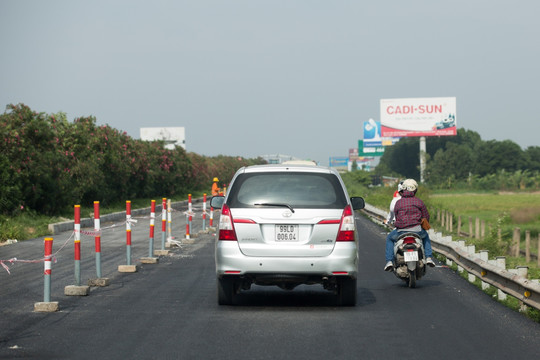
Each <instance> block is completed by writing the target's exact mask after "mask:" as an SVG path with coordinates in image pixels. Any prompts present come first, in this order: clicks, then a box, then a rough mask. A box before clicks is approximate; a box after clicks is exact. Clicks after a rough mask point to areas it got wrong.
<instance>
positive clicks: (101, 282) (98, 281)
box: [88, 278, 110, 286]
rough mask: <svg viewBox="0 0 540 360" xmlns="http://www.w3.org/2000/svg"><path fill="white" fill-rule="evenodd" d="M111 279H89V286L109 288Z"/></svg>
mask: <svg viewBox="0 0 540 360" xmlns="http://www.w3.org/2000/svg"><path fill="white" fill-rule="evenodd" d="M109 284H110V281H109V278H99V279H89V280H88V286H109Z"/></svg>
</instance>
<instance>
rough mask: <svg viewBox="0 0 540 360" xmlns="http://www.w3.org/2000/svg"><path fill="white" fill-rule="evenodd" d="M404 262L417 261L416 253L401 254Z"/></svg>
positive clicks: (406, 252)
mask: <svg viewBox="0 0 540 360" xmlns="http://www.w3.org/2000/svg"><path fill="white" fill-rule="evenodd" d="M403 255H404V257H405V262H409V261H418V251H405V252H403Z"/></svg>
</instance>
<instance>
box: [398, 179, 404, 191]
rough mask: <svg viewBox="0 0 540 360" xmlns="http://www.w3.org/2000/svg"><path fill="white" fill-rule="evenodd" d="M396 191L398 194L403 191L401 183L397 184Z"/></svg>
mask: <svg viewBox="0 0 540 360" xmlns="http://www.w3.org/2000/svg"><path fill="white" fill-rule="evenodd" d="M397 191H398V192H401V191H403V181H400V182H399V184H397Z"/></svg>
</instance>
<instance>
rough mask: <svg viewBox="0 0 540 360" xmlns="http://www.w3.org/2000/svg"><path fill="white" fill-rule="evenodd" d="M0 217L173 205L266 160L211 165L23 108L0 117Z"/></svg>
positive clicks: (217, 160)
mask: <svg viewBox="0 0 540 360" xmlns="http://www.w3.org/2000/svg"><path fill="white" fill-rule="evenodd" d="M0 134H1V138H0V139H1V141H0V178H1V181H0V214H3V215H12V214H15V213H17V212H18V211H20V210H21V209H27V210H28V209H29V210H32V211H36V212H39V213H42V214H47V215H60V214H62V212H64V211H66V210H67V209H72V207H73V205H74V204H81V205H91V204H92V203H93V201H100V203H102V204H104V205H108V204H112V203H115V202H118V201H125V200H128V199H131V198H134V199H135V198H152V197H163V196H166V197H173V196H174V195H176V194H187V193H190V192H195V191H204V190H206V189H210V185H211V184H212V178H213V177H218V178H219V179H220V180H222V181H224V182H228V181H229V180H230V179H231V178H232V175H233V174H234V172H235V171H236V170H237V169H238V168H240V167H241V166H246V165H252V164H262V163H265V161H264V160H263V159H260V158H257V159H244V158H241V157H230V156H217V157H206V156H202V155H198V154H195V153H187V152H186V151H185V150H184V149H183V148H181V147H177V148H176V149H174V150H168V149H165V148H164V143H163V142H162V141H154V142H147V141H142V140H138V139H133V138H131V137H130V136H129V135H127V133H126V132H122V131H119V130H117V129H114V128H111V127H110V126H108V125H100V126H98V125H97V124H96V119H95V118H94V117H92V116H90V117H80V118H77V119H75V120H74V121H73V122H69V121H68V120H67V117H66V115H65V113H57V114H46V113H38V112H35V111H33V110H31V109H30V108H29V107H28V106H26V105H24V104H17V105H13V104H11V105H8V106H7V107H6V111H5V112H4V114H2V115H0Z"/></svg>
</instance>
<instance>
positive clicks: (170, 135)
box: [140, 127, 186, 150]
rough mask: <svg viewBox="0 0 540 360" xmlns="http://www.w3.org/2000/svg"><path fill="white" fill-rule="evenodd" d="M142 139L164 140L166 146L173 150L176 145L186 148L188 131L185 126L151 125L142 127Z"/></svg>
mask: <svg viewBox="0 0 540 360" xmlns="http://www.w3.org/2000/svg"><path fill="white" fill-rule="evenodd" d="M140 134H141V140H145V141H156V140H163V141H164V142H165V148H166V149H169V150H173V149H174V148H175V147H176V146H181V147H183V148H184V150H185V149H186V131H185V128H183V127H149V128H140Z"/></svg>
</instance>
